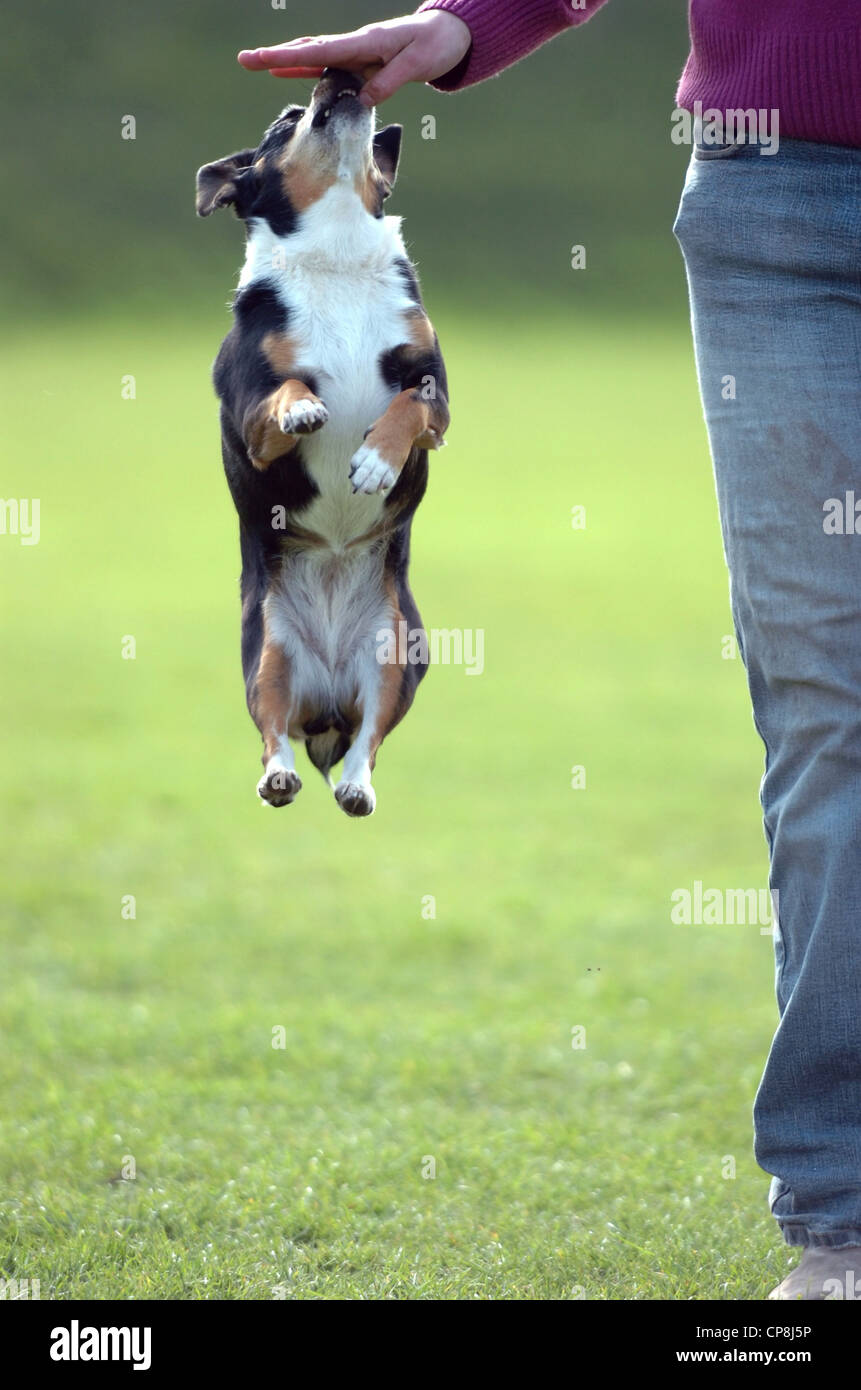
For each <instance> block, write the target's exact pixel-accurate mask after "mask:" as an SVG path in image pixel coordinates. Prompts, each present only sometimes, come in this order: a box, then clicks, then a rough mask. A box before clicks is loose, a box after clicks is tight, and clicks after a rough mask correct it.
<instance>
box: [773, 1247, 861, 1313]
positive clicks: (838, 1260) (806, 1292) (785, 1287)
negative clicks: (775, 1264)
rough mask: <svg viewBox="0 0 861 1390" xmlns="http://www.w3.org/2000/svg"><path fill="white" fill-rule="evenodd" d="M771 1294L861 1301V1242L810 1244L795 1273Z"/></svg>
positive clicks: (807, 1298)
mask: <svg viewBox="0 0 861 1390" xmlns="http://www.w3.org/2000/svg"><path fill="white" fill-rule="evenodd" d="M768 1296H769V1298H792V1299H796V1298H801V1299H806V1300H813V1299H818V1300H821V1301H825V1300H830V1299H840V1298H846V1299H852V1300H854V1301H855V1302H861V1245H844V1246H843V1247H842V1249H840V1250H835V1249H834V1248H833V1246H830V1245H808V1246H807V1247H806V1249H805V1251H804V1254H803V1255H802V1256H801V1259H800V1260H799V1262H798V1264H797V1265H796V1266H795V1269H794V1270H793V1271H792V1273H791V1274H787V1276H786V1278H785V1279H784V1280H782V1282H781V1283H779V1284H778V1286H777V1288H776V1289H772V1291H771V1293H770V1294H769V1295H768Z"/></svg>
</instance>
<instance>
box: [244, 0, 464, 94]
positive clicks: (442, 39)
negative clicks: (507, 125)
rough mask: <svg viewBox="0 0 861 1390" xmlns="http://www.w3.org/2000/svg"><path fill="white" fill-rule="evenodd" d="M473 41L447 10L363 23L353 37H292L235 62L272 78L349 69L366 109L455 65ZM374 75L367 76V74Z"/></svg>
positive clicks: (428, 80) (460, 23)
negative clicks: (358, 76) (356, 75)
mask: <svg viewBox="0 0 861 1390" xmlns="http://www.w3.org/2000/svg"><path fill="white" fill-rule="evenodd" d="M471 43H472V35H471V33H470V31H469V27H468V25H466V24H465V23H464V22H463V20H462V19H458V17H457V15H454V14H450V13H449V12H448V10H423V11H422V12H421V14H410V15H404V16H403V18H401V19H386V20H383V22H382V23H380V24H366V25H364V26H363V27H362V28H361V29H355V30H354V31H353V33H351V34H332V35H324V36H323V37H321V38H304V39H291V40H290V42H289V43H282V44H279V45H278V46H277V47H276V48H250V49H249V48H245V49H243V50H242V52H241V53H240V54H239V61H240V63H241V64H242V66H243V67H244V68H248V69H250V70H251V71H256V72H265V71H266V70H267V69H268V71H269V72H271V73H272V75H273V77H319V76H320V74H321V72H322V71H323V69H324V68H348V69H351V70H354V71H357V72H360V73H362V75H363V76H364V77H367V78H368V80H367V81H366V83H365V85H364V87H363V88H362V90H361V92H360V93H359V100H360V101H361V102H363V103H364V105H365V106H376V105H377V104H378V102H381V101H386V99H387V98H388V97H390V96H392V95H393V93H395V92H396V91H397V90H398V88H399V87H402V86H403V85H404V83H405V82H431V81H432V80H433V79H434V78H435V77H442V76H443V74H444V73H447V72H450V71H451V69H452V68H453V67H456V66H457V64H458V63H459V62H460V60H461V58H463V56H464V55H465V53H466V52H467V50H468V49H469V46H470V44H471ZM369 73H372V74H373V75H372V76H370V77H368V74H369Z"/></svg>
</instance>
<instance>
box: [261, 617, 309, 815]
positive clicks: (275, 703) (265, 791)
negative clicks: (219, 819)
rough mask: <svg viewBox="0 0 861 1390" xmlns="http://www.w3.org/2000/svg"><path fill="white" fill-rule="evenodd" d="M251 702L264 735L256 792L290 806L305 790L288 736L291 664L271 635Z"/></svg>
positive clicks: (272, 803) (265, 642) (271, 801)
mask: <svg viewBox="0 0 861 1390" xmlns="http://www.w3.org/2000/svg"><path fill="white" fill-rule="evenodd" d="M250 705H251V713H252V714H253V716H254V722H255V723H256V725H257V727H258V729H259V730H260V732H261V734H262V735H263V776H262V777H261V779H260V781H259V782H258V783H257V795H258V796H259V797H260V799H261V801H265V802H266V803H267V804H268V805H270V806H288V805H289V804H290V802H291V801H292V800H293V798H294V797H295V796H296V793H297V792H299V791H301V789H302V783H301V781H300V778H299V775H298V773H297V771H296V764H295V760H294V757H293V749H292V747H291V746H290V740H289V738H288V736H287V730H288V724H289V718H290V709H291V699H290V667H289V663H288V661H287V657H286V654H285V652H284V650H283V648H282V647H280V646H278V644H277V643H276V642H274V641H273V640H272V638H271V637H270V636H269V635H268V634H267V635H265V636H264V639H263V647H262V650H261V653H260V665H259V667H258V669H257V677H256V680H255V682H254V690H253V692H252V696H251V700H250Z"/></svg>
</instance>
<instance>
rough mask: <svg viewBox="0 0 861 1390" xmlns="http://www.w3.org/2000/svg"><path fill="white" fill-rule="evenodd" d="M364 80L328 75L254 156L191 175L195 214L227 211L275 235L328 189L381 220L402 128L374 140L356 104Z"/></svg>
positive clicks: (334, 71) (337, 72)
mask: <svg viewBox="0 0 861 1390" xmlns="http://www.w3.org/2000/svg"><path fill="white" fill-rule="evenodd" d="M362 85H363V79H362V78H361V77H360V76H359V75H358V74H356V73H352V72H346V71H343V70H342V69H340V68H327V69H326V71H325V72H324V73H323V76H322V77H321V78H320V81H319V82H318V83H317V85H316V87H315V88H314V92H313V94H312V97H311V101H310V103H309V105H308V106H288V107H287V108H286V109H285V110H284V111H282V112H281V115H280V116H279V117H278V118H277V120H275V121H273V122H272V124H271V125H270V126H269V128H268V130H266V131H265V133H264V135H263V139H262V140H261V141H260V144H259V145H258V146H257V148H256V149H247V150H240V151H239V152H238V153H237V154H231V155H227V156H225V157H224V158H223V159H216V160H215V161H214V162H213V163H212V164H204V166H203V168H202V169H198V171H197V211H198V215H199V216H200V217H208V216H209V214H210V213H211V212H214V211H215V209H216V208H221V207H227V206H232V207H233V208H234V209H235V211H236V214H237V216H238V217H241V218H242V219H243V221H245V222H247V221H248V220H249V219H251V218H265V219H266V221H267V222H268V223H269V225H270V226H271V228H272V230H273V232H275V233H276V235H279V236H283V235H286V234H287V233H289V232H291V231H292V230H293V229H294V228H295V226H296V224H297V220H298V219H299V217H300V216H301V214H302V213H303V212H305V211H307V209H308V208H310V207H311V206H312V205H313V204H314V203H316V202H318V201H319V200H320V199H321V198H322V197H323V196H324V195H325V194H326V193H327V192H328V190H329V189H330V188H331V187H332V186H333V185H335V184H340V185H342V186H346V187H348V188H350V189H352V190H353V191H354V193H355V195H356V197H357V198H359V199H360V200H361V202H362V204H363V205H364V207H365V208H366V209H367V211H368V213H369V214H370V215H371V216H372V217H382V215H383V203H384V201H385V199H386V198H387V197H388V196H389V194H390V193H391V191H392V187H393V185H394V182H395V175H396V173H397V168H398V157H399V154H400V147H401V134H402V127H401V126H399V125H390V126H386V127H385V129H383V130H379V131H377V132H376V133H375V132H374V114H373V110H372V108H370V107H367V106H363V105H362V103H361V102H360V101H359V100H358V99H357V98H358V92H359V90H360V88H361V87H362Z"/></svg>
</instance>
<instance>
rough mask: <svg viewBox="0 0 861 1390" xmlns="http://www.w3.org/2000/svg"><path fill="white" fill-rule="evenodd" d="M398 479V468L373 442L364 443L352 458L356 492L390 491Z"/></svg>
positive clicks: (351, 479)
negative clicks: (394, 466) (384, 456)
mask: <svg viewBox="0 0 861 1390" xmlns="http://www.w3.org/2000/svg"><path fill="white" fill-rule="evenodd" d="M397 480H398V470H397V469H396V468H393V467H392V465H391V464H390V463H387V461H386V460H385V459H384V458H383V456H382V454H380V453H379V452H378V451H377V450H376V449H375V448H374V446H373V444H369V443H365V444H362V445H361V446H360V447H359V448H358V449H357V450H356V452H355V453H354V455H353V457H352V459H351V460H350V482H351V483H352V484H353V491H354V492H388V490H389V488H390V487H393V486H394V484H395V483H396V482H397Z"/></svg>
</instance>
